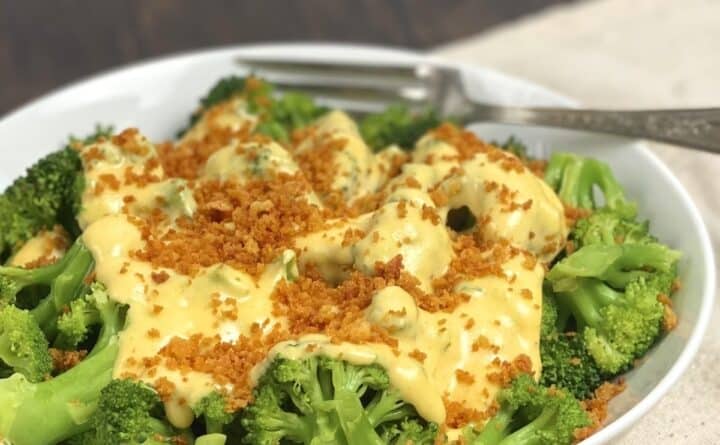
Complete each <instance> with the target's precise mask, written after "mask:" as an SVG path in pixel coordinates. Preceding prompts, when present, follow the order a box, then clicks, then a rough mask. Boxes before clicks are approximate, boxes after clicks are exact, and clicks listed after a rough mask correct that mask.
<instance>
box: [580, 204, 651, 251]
mask: <svg viewBox="0 0 720 445" xmlns="http://www.w3.org/2000/svg"><path fill="white" fill-rule="evenodd" d="M570 239H571V240H572V241H573V242H574V243H575V247H576V248H580V247H583V246H587V245H589V244H625V243H627V244H632V243H641V244H642V243H654V242H657V240H656V239H655V237H653V236H652V235H650V233H649V224H648V222H647V221H644V222H638V221H636V220H634V219H629V218H626V217H623V216H622V215H621V214H619V213H618V212H615V211H613V210H610V209H607V208H603V209H599V210H597V211H595V212H593V213H592V214H591V215H590V216H588V217H587V218H583V219H580V220H578V221H577V223H576V224H575V227H574V228H573V229H572V231H571V233H570Z"/></svg>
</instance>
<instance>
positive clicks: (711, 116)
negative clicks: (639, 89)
mask: <svg viewBox="0 0 720 445" xmlns="http://www.w3.org/2000/svg"><path fill="white" fill-rule="evenodd" d="M470 114H472V115H473V116H468V117H472V118H473V119H479V120H489V121H493V122H501V123H513V124H530V125H542V126H548V127H560V128H568V129H573V130H589V131H595V132H600V133H610V134H616V135H620V136H631V137H637V138H644V139H651V140H655V141H660V142H669V143H672V144H676V145H683V146H686V147H692V148H696V149H699V150H704V151H709V152H712V153H720V108H704V109H700V108H698V109H684V110H646V111H609V110H608V111H605V110H581V109H572V108H514V107H494V106H487V105H479V104H478V105H475V106H474V107H473V110H472V112H471V113H470Z"/></svg>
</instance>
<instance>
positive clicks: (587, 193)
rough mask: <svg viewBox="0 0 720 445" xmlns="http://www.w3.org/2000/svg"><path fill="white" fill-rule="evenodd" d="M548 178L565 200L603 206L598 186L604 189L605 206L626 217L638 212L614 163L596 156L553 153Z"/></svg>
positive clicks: (580, 205) (569, 202) (579, 205)
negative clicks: (599, 202)
mask: <svg viewBox="0 0 720 445" xmlns="http://www.w3.org/2000/svg"><path fill="white" fill-rule="evenodd" d="M545 182H547V183H548V185H550V187H552V188H553V190H555V192H557V194H558V196H559V197H560V200H561V201H563V202H564V203H565V204H568V205H571V206H573V207H579V208H584V209H596V208H598V207H599V206H598V205H597V202H596V200H595V187H598V188H599V189H600V190H601V191H602V193H603V198H604V202H605V207H607V208H608V209H610V210H613V211H615V212H617V213H619V214H620V215H622V216H624V217H628V218H632V217H633V216H635V212H636V206H635V204H634V203H632V202H630V201H628V200H627V199H626V197H625V192H624V191H623V188H622V186H621V185H620V183H618V182H617V180H616V179H615V176H613V174H612V171H611V170H610V167H608V165H607V164H604V163H602V162H600V161H598V160H596V159H587V158H582V157H580V156H577V155H574V154H571V153H553V154H552V156H551V157H550V161H549V162H548V165H547V169H546V170H545Z"/></svg>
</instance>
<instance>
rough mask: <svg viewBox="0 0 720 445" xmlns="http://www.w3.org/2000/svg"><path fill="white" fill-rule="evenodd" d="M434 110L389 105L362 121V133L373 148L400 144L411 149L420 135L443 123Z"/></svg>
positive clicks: (378, 148) (380, 148)
mask: <svg viewBox="0 0 720 445" xmlns="http://www.w3.org/2000/svg"><path fill="white" fill-rule="evenodd" d="M441 121H442V120H441V119H440V116H438V115H437V113H435V111H434V110H427V111H424V112H420V113H412V112H411V111H410V110H409V109H407V108H406V107H403V106H400V105H396V106H391V107H388V109H387V110H385V111H384V112H382V113H377V114H370V115H368V116H366V117H365V118H364V119H363V120H361V121H360V133H361V134H362V137H363V139H364V140H365V142H366V143H367V144H368V145H369V146H370V148H372V149H373V150H375V151H377V150H382V149H383V148H385V147H387V146H389V145H393V144H395V145H398V146H399V147H401V148H403V149H405V150H411V149H412V148H413V147H414V146H415V142H417V140H418V139H420V137H421V136H422V135H423V134H425V133H426V132H427V131H428V130H430V129H432V128H434V127H437V126H438V125H440V123H441Z"/></svg>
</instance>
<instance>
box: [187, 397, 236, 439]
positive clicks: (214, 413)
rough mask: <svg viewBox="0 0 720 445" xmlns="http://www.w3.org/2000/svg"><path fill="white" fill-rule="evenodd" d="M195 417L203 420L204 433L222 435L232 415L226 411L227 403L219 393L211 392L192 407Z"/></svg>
mask: <svg viewBox="0 0 720 445" xmlns="http://www.w3.org/2000/svg"><path fill="white" fill-rule="evenodd" d="M193 412H194V413H195V417H202V418H203V419H204V420H205V431H206V432H207V433H210V434H213V433H222V432H223V429H224V428H225V426H226V425H229V424H230V423H231V422H232V421H233V419H234V417H235V416H234V414H233V413H232V412H230V411H228V410H227V402H226V401H225V398H224V397H223V396H222V395H220V393H218V392H216V391H213V392H211V393H210V394H208V395H207V396H205V397H203V398H202V399H200V401H199V402H198V403H197V404H196V405H195V406H193Z"/></svg>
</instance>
